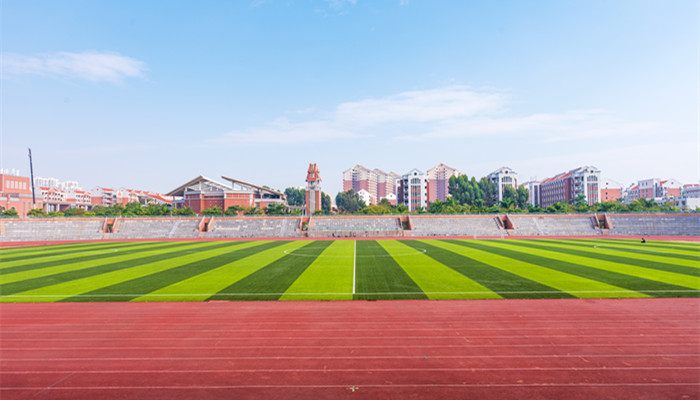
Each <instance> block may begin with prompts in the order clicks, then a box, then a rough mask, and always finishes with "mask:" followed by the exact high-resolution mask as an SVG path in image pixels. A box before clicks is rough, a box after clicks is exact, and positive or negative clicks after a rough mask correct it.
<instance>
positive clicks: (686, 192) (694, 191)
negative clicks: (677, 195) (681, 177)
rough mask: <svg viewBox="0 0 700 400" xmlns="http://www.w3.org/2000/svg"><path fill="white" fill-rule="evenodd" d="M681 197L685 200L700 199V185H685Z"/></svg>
mask: <svg viewBox="0 0 700 400" xmlns="http://www.w3.org/2000/svg"><path fill="white" fill-rule="evenodd" d="M681 196H682V197H685V198H700V185H698V184H697V183H693V184H687V185H683V189H682V190H681Z"/></svg>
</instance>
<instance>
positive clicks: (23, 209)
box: [0, 171, 43, 217]
mask: <svg viewBox="0 0 700 400" xmlns="http://www.w3.org/2000/svg"><path fill="white" fill-rule="evenodd" d="M16 173H19V171H17V172H16ZM36 201H37V202H36V204H34V203H33V200H32V184H31V180H30V179H29V178H28V177H24V176H18V175H9V174H8V175H6V174H0V209H1V210H2V211H3V212H4V211H6V210H15V211H17V214H19V216H21V217H24V216H26V215H27V212H28V211H29V210H31V209H32V208H34V207H35V206H36V208H41V207H42V206H43V201H42V198H41V196H37V198H36Z"/></svg>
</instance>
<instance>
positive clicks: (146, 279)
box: [65, 242, 282, 301]
mask: <svg viewBox="0 0 700 400" xmlns="http://www.w3.org/2000/svg"><path fill="white" fill-rule="evenodd" d="M280 244H282V243H280V242H267V243H264V244H260V242H224V243H223V246H216V248H213V249H208V251H207V252H206V253H204V254H201V255H202V256H203V257H201V259H198V260H195V261H192V262H189V263H187V264H184V265H179V266H176V267H172V266H168V265H164V269H163V270H160V271H158V270H156V271H147V272H148V273H147V274H146V275H143V276H137V277H134V278H133V279H130V280H128V281H124V282H120V283H116V284H114V285H110V286H106V287H103V288H100V289H97V290H93V291H90V292H87V293H83V294H82V295H80V296H76V297H73V298H68V299H65V301H98V300H99V301H129V300H132V299H135V298H137V297H141V296H142V295H144V294H147V293H151V292H153V291H154V290H158V289H160V288H163V287H166V286H168V285H172V284H173V283H175V282H180V281H182V280H184V279H188V278H191V277H193V276H196V275H199V274H201V273H204V272H206V271H210V270H212V269H215V268H218V267H220V266H222V265H224V264H228V263H230V262H233V261H236V260H240V259H242V258H245V257H247V256H249V255H251V254H255V253H257V252H259V251H261V250H265V249H268V248H271V247H276V246H279V245H280ZM198 258H199V257H198Z"/></svg>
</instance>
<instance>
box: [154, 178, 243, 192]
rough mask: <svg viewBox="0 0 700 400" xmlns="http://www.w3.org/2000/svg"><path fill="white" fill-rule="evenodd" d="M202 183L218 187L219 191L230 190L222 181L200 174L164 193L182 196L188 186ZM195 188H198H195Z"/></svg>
mask: <svg viewBox="0 0 700 400" xmlns="http://www.w3.org/2000/svg"><path fill="white" fill-rule="evenodd" d="M202 183H203V184H206V185H208V186H211V187H213V188H216V189H219V190H221V191H229V190H231V188H230V187H228V186H226V185H224V184H223V183H220V182H217V181H215V180H213V179H210V178H207V177H206V176H202V175H200V176H198V177H196V178H194V179H192V180H190V181H189V182H187V183H185V184H183V185H181V186H178V187H177V188H175V189H173V190H171V191H169V192H168V193H166V194H165V195H166V196H184V195H185V192H186V191H187V190H188V189H189V188H191V187H194V186H196V185H201V184H202ZM197 190H200V189H197Z"/></svg>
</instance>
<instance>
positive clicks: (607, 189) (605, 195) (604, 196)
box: [600, 178, 622, 203]
mask: <svg viewBox="0 0 700 400" xmlns="http://www.w3.org/2000/svg"><path fill="white" fill-rule="evenodd" d="M621 198H622V184H621V183H619V182H616V181H614V180H612V179H608V178H605V179H603V180H601V181H600V202H601V203H603V202H606V201H616V200H618V199H621Z"/></svg>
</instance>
